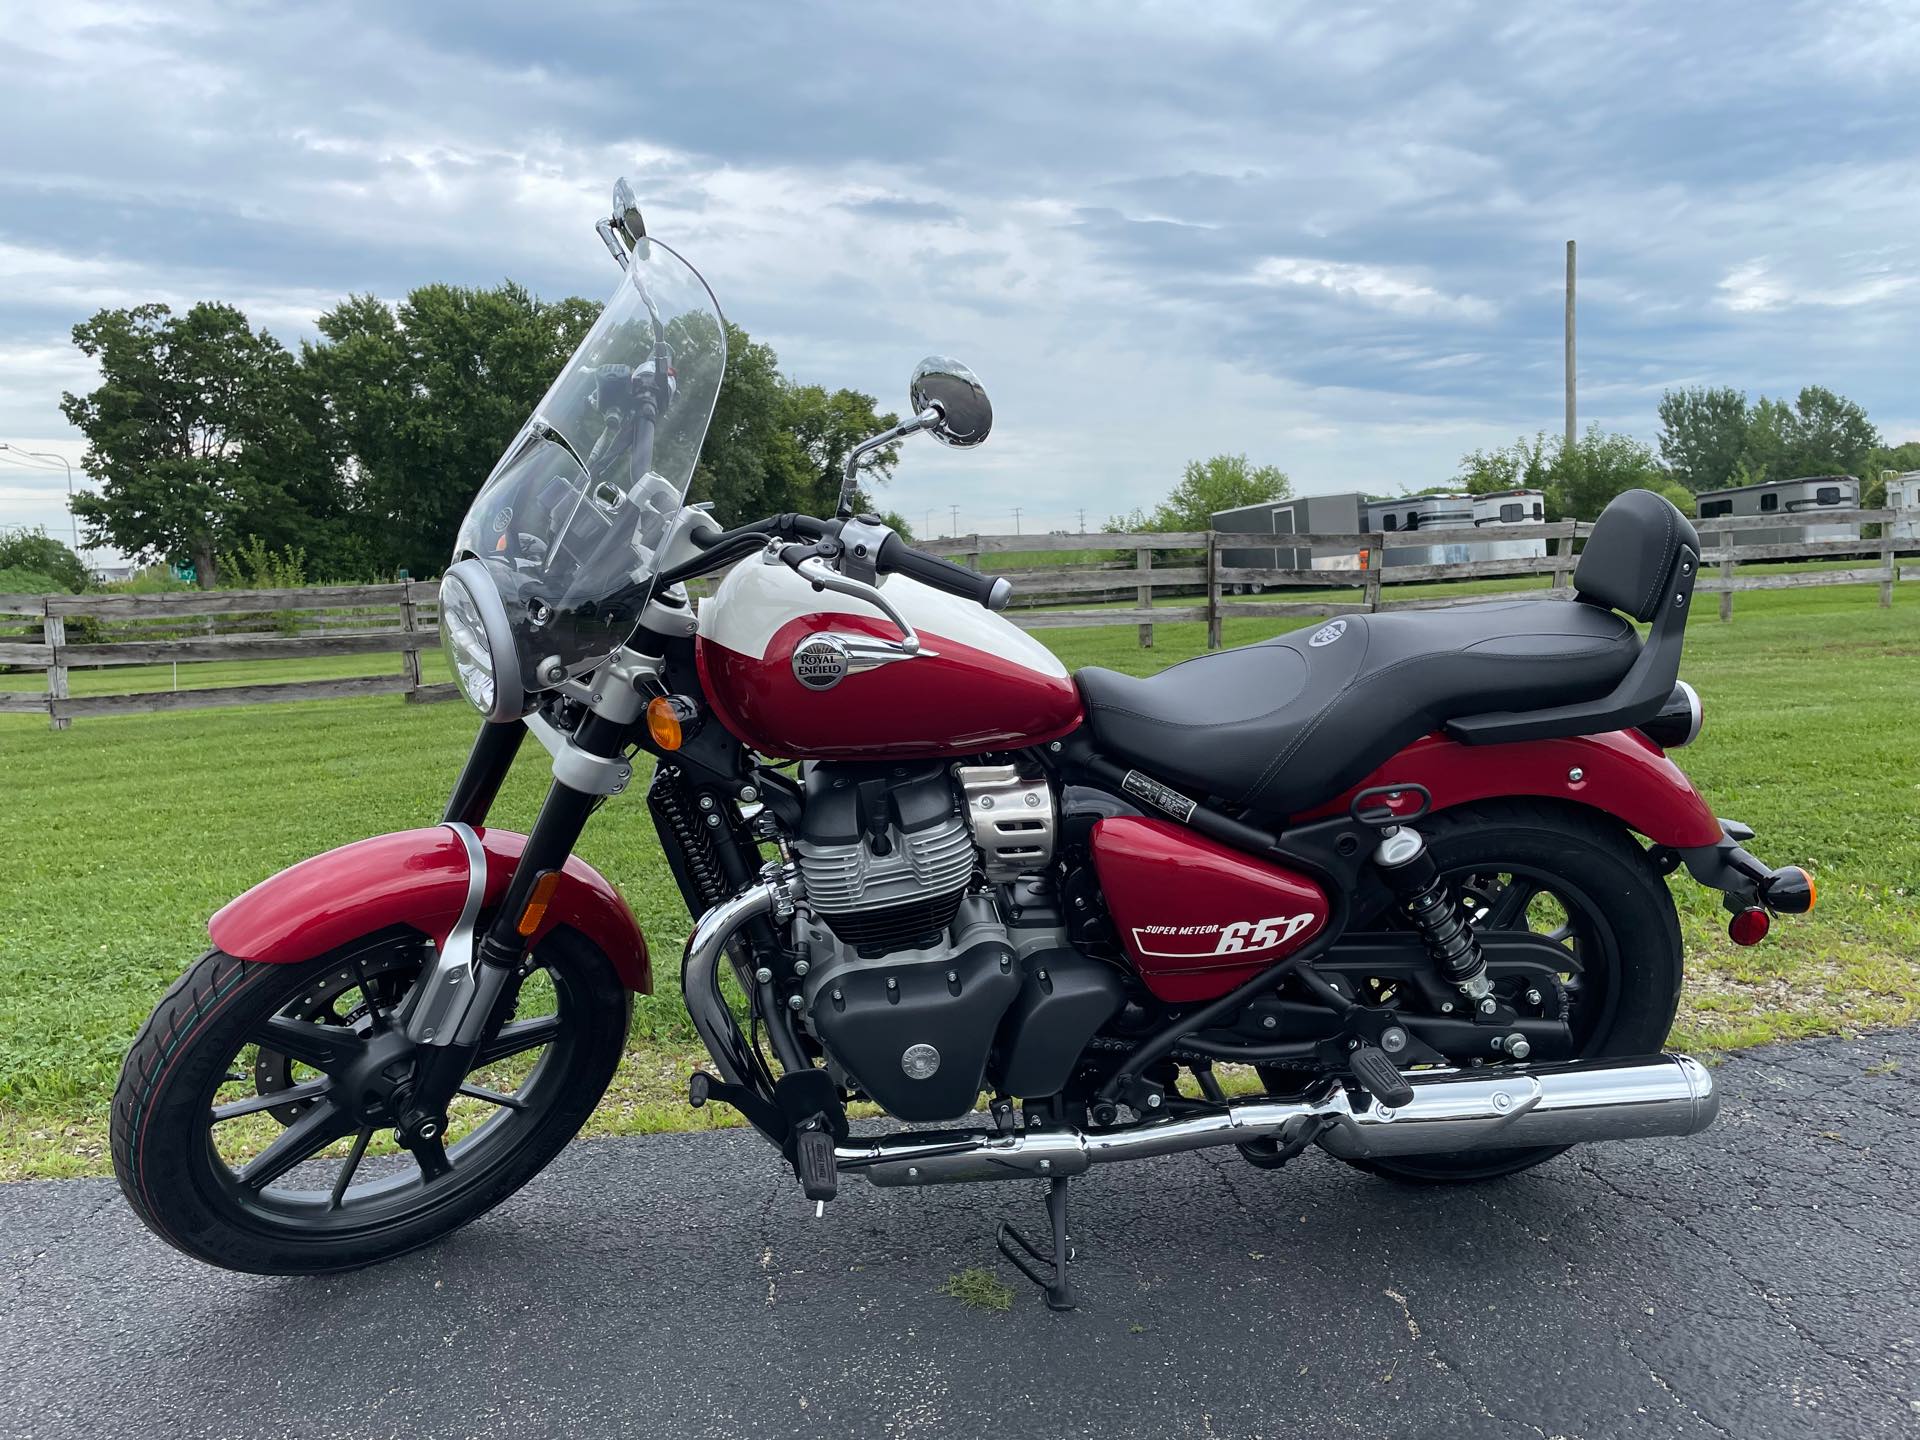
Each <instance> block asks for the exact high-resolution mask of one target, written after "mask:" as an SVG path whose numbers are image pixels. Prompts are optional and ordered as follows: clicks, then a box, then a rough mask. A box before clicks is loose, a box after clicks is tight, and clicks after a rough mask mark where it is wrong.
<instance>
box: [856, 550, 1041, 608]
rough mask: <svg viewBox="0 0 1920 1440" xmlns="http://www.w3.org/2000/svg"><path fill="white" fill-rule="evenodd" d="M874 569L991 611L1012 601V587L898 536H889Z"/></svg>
mask: <svg viewBox="0 0 1920 1440" xmlns="http://www.w3.org/2000/svg"><path fill="white" fill-rule="evenodd" d="M874 569H876V570H878V571H880V572H881V573H882V574H890V575H906V576H910V577H911V578H913V579H915V580H918V581H919V582H920V583H921V584H922V585H931V586H932V587H933V588H934V589H936V590H944V591H946V592H947V594H949V595H958V596H959V597H960V598H961V599H962V600H971V601H973V602H974V604H976V605H983V606H985V607H986V608H987V609H989V610H1004V609H1006V608H1007V601H1009V600H1011V599H1012V598H1013V586H1011V585H1009V584H1008V583H1007V582H1006V581H1005V580H1004V579H1001V578H999V577H997V576H992V575H982V574H980V573H979V572H977V571H974V570H969V569H967V568H966V566H964V565H956V564H954V563H953V562H952V561H951V560H942V559H941V558H940V557H939V556H938V555H929V554H927V553H926V552H925V551H922V550H916V549H914V548H913V547H912V546H911V545H909V544H907V542H906V541H904V540H902V539H901V538H900V537H899V536H898V535H893V534H889V535H888V536H887V538H886V540H885V542H884V543H883V544H882V545H881V546H880V553H879V554H878V555H876V556H875V557H874Z"/></svg>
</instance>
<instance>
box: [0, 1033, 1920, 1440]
mask: <svg viewBox="0 0 1920 1440" xmlns="http://www.w3.org/2000/svg"><path fill="white" fill-rule="evenodd" d="M1715 1073H1716V1078H1717V1080H1718V1081H1719V1083H1720V1085H1721V1087H1722V1092H1723V1094H1724V1096H1725V1105H1724V1108H1723V1111H1722V1114H1721V1118H1720V1120H1719V1123H1718V1124H1717V1125H1716V1126H1715V1127H1714V1128H1713V1129H1712V1130H1711V1131H1709V1132H1708V1133H1707V1134H1705V1135H1703V1136H1699V1137H1695V1138H1693V1139H1689V1140H1666V1141H1644V1142H1626V1143H1619V1144H1614V1145H1610V1146H1595V1147H1590V1148H1588V1149H1586V1150H1584V1151H1575V1152H1573V1153H1571V1154H1569V1155H1567V1156H1563V1157H1561V1158H1560V1159H1558V1160H1556V1161H1554V1162H1552V1163H1551V1164H1549V1165H1547V1166H1545V1167H1543V1168H1542V1169H1540V1170H1537V1171H1535V1172H1533V1173H1532V1174H1529V1175H1525V1176H1521V1177H1516V1178H1514V1179H1510V1180H1507V1181H1503V1182H1498V1183H1495V1184H1492V1185H1484V1186H1474V1187H1468V1188H1458V1189H1417V1188H1408V1187H1403V1186H1398V1185H1394V1184H1390V1183H1386V1182H1382V1181H1379V1180H1376V1179H1372V1178H1370V1177H1368V1176H1365V1175H1363V1174H1360V1173H1358V1172H1356V1171H1354V1170H1352V1169H1350V1168H1348V1167H1347V1166H1344V1165H1342V1164H1340V1163H1338V1162H1336V1161H1333V1160H1331V1159H1328V1158H1327V1157H1325V1156H1322V1155H1318V1154H1317V1153H1316V1154H1313V1155H1309V1156H1306V1157H1303V1158H1302V1159H1301V1160H1300V1161H1297V1162H1296V1163H1295V1164H1294V1165H1292V1166H1290V1167H1289V1168H1288V1169H1286V1170H1285V1171H1284V1172H1282V1173H1279V1174H1271V1173H1267V1172H1264V1171H1259V1170H1254V1169H1252V1168H1250V1167H1249V1166H1247V1165H1246V1164H1244V1163H1243V1162H1242V1161H1241V1160H1240V1159H1239V1158H1238V1157H1237V1156H1236V1155H1235V1154H1234V1152H1233V1151H1231V1150H1227V1151H1220V1152H1202V1153H1198V1154H1191V1155H1185V1156H1170V1157H1167V1158H1164V1159H1161V1160H1154V1161H1147V1162H1145V1163H1142V1164H1139V1165H1132V1166H1115V1167H1112V1168H1111V1169H1103V1170H1101V1171H1099V1172H1097V1173H1095V1174H1093V1175H1091V1176H1088V1177H1087V1178H1085V1179H1084V1180H1081V1181H1076V1182H1075V1186H1074V1188H1075V1214H1074V1220H1075V1225H1074V1229H1075V1232H1076V1238H1077V1240H1078V1242H1079V1244H1080V1249H1081V1257H1082V1258H1081V1260H1080V1262H1079V1263H1078V1264H1076V1266H1075V1272H1076V1283H1077V1285H1078V1286H1079V1289H1080V1293H1081V1308H1080V1309H1079V1310H1078V1311H1077V1312H1074V1313H1072V1314H1065V1315H1055V1314H1051V1313H1049V1312H1048V1311H1047V1310H1046V1308H1045V1306H1044V1305H1043V1303H1042V1301H1041V1298H1040V1296H1039V1294H1038V1293H1037V1292H1035V1291H1033V1290H1031V1289H1029V1288H1027V1287H1026V1286H1025V1284H1024V1282H1021V1281H1020V1280H1019V1277H1018V1276H1016V1275H1014V1274H1013V1272H1012V1269H1011V1267H1009V1266H1008V1265H1007V1264H1006V1263H1005V1262H1004V1261H1001V1260H1000V1259H999V1258H998V1256H997V1255H996V1254H995V1251H994V1248H993V1232H994V1228H995V1226H996V1224H997V1223H998V1221H999V1220H1000V1219H1001V1217H1002V1216H1003V1215H1008V1214H1011V1215H1012V1216H1014V1218H1015V1219H1016V1220H1018V1221H1020V1222H1022V1223H1024V1224H1026V1225H1028V1226H1029V1227H1031V1228H1032V1229H1033V1230H1035V1231H1037V1230H1038V1229H1039V1221H1040V1215H1041V1210H1040V1204H1041V1191H1040V1188H1039V1187H1038V1186H1037V1185H1028V1184H1020V1185H967V1186H956V1187H949V1188H945V1189H940V1190H931V1191H925V1192H909V1191H903V1190H875V1189H872V1188H870V1187H868V1186H866V1185H865V1184H864V1183H862V1182H857V1181H850V1182H848V1183H847V1185H846V1186H845V1188H844V1191H843V1193H842V1196H841V1198H840V1199H838V1200H836V1201H835V1202H833V1203H832V1204H831V1205H829V1206H828V1207H827V1214H826V1215H825V1217H824V1218H820V1219H816V1218H815V1217H814V1214H813V1207H812V1206H811V1205H808V1204H806V1203H805V1202H803V1201H802V1199H801V1197H800V1195H799V1192H798V1188H797V1187H796V1186H795V1185H794V1183H793V1181H792V1179H791V1177H790V1176H788V1175H786V1174H784V1173H783V1172H782V1169H781V1167H780V1166H779V1164H778V1161H777V1157H776V1156H774V1155H773V1154H772V1152H771V1151H769V1150H767V1149H766V1148H765V1147H764V1146H763V1145H762V1144H761V1143H760V1142H759V1141H758V1140H756V1139H754V1138H753V1137H751V1136H748V1135H745V1134H741V1133H738V1132H724V1133H721V1132H715V1133H706V1134H699V1135H683V1136H664V1137H658V1138H652V1139H641V1140H601V1141H588V1142H581V1143H579V1144H576V1145H575V1146H573V1147H572V1148H571V1149H570V1150H569V1151H568V1153H567V1154H565V1155H564V1156H562V1157H561V1159H560V1160H559V1161H558V1162H556V1163H555V1165H554V1166H553V1167H552V1168H551V1169H550V1170H549V1171H548V1172H547V1173H546V1174H545V1175H543V1176H542V1177H540V1179H538V1180H537V1181H535V1182H534V1183H533V1184H532V1185H530V1186H529V1187H528V1188H527V1189H526V1190H524V1191H522V1192H521V1194H520V1195H519V1196H517V1197H515V1198H514V1199H513V1200H511V1201H509V1202H508V1203H507V1204H506V1205H504V1206H502V1207H501V1208H500V1209H498V1210H496V1211H495V1212H494V1213H493V1214H492V1215H490V1216H488V1217H487V1218H485V1219H483V1220H481V1221H480V1222H478V1223H476V1224H474V1225H472V1226H470V1227H469V1228H468V1229H466V1230H465V1231H462V1232H461V1233H459V1234H457V1235H455V1236H454V1237H453V1238H451V1239H450V1240H448V1241H447V1242H446V1243H444V1244H442V1245H440V1246H438V1247H436V1248H434V1249H432V1250H429V1251H425V1252H422V1253H420V1254H416V1255H413V1256H410V1257H408V1258H405V1259H402V1260H399V1261H396V1262H394V1263H392V1264H390V1265H387V1266H384V1267H382V1268H379V1269H374V1270H366V1271H361V1272H358V1273H356V1274H352V1275H347V1276H339V1277H333V1278H329V1279H323V1280H288V1279H261V1278H255V1277H248V1276H239V1275H229V1274H225V1273H223V1272H220V1271H217V1270H212V1269H208V1268H206V1267H204V1266H201V1265H199V1264H197V1263H195V1262H193V1261H191V1260H188V1259H186V1258H185V1257H184V1256H181V1255H179V1254H177V1253H176V1252H174V1251H173V1250H171V1249H169V1248H168V1247H167V1246H165V1245H163V1244H161V1243H160V1242H159V1241H158V1240H155V1239H153V1238H152V1237H151V1236H149V1235H148V1234H147V1233H146V1231H145V1230H143V1229H142V1228H141V1227H140V1225H139V1224H138V1222H137V1221H135V1220H134V1218H133V1216H132V1215H131V1213H130V1212H129V1211H128V1210H127V1209H126V1208H125V1206H124V1205H123V1204H122V1203H121V1200H120V1196H119V1192H118V1191H117V1189H116V1188H115V1187H114V1185H113V1184H112V1182H111V1181H96V1180H87V1181H68V1182H58V1183H45V1184H21V1185H12V1186H0V1355H4V1357H5V1367H4V1374H0V1435H6V1436H15V1435H31V1436H67V1435H88V1436H134V1435H138V1436H168V1437H173V1436H179V1437H188V1436H196V1437H197V1436H223V1437H224V1436H231V1437H265V1436H283V1435H284V1436H294V1435H298V1436H301V1437H307V1440H323V1437H333V1436H354V1437H362V1436H423V1437H424V1436H461V1437H473V1436H529V1437H530V1436H547V1435H591V1436H625V1435H633V1436H649V1437H651V1436H762V1435H764V1436H781V1437H801V1436H813V1435H820V1436H861V1437H869V1436H871V1437H881V1436H975V1435H993V1436H995V1437H1014V1436H1027V1435H1036V1436H1097V1437H1101V1440H1118V1437H1124V1436H1136V1435H1137V1436H1212V1437H1234V1436H1305V1437H1323V1436H1324V1437H1337V1436H1347V1435H1354V1436H1386V1437H1397V1436H1409V1437H1412V1436H1419V1437H1423V1440H1436V1437H1451V1436H1500V1437H1506V1436H1512V1437H1523V1440H1524V1437H1533V1440H1541V1437H1548V1436H1569V1437H1609V1440H1611V1437H1632V1436H1685V1437H1695V1436H1699V1437H1720V1440H1728V1437H1738V1440H1762V1437H1772V1436H1800V1435H1818V1436H1823V1437H1865V1436H1879V1435H1905V1436H1916V1435H1920V1262H1917V1261H1916V1255H1915V1244H1916V1240H1917V1239H1920V1223H1916V1215H1920V1201H1917V1200H1916V1189H1917V1188H1920V1161H1916V1158H1915V1157H1916V1150H1917V1148H1920V1033H1914V1032H1904V1033H1896V1034H1886V1035H1877V1036H1871V1037H1867V1038H1865V1039H1861V1040H1857V1041H1845V1042H1835V1041H1822V1042H1811V1043H1807V1044H1802V1045H1795V1046H1780V1047H1774V1048H1771V1049H1767V1050H1763V1051H1758V1052H1754V1053H1751V1054H1748V1055H1745V1056H1741V1057H1738V1058H1735V1059H1732V1060H1730V1061H1728V1062H1727V1063H1726V1064H1725V1065H1723V1066H1721V1067H1720V1068H1719V1069H1718V1070H1717V1071H1716V1072H1715ZM973 1266H981V1267H987V1268H990V1269H992V1270H994V1271H996V1272H997V1273H998V1274H999V1275H1001V1276H1002V1277H1003V1278H1005V1279H1007V1280H1009V1281H1010V1282H1012V1283H1014V1284H1015V1285H1016V1286H1018V1290H1017V1294H1016V1298H1015V1301H1014V1304H1013V1308H1012V1310H1011V1311H1010V1312H1006V1313H993V1312H989V1311H983V1310H979V1309H974V1308H970V1307H968V1306H967V1305H965V1304H963V1303H961V1302H960V1301H959V1300H956V1299H954V1298H951V1297H949V1296H947V1295H945V1294H943V1293H941V1290H942V1286H943V1284H944V1283H945V1282H946V1281H947V1280H948V1278H949V1277H950V1276H952V1275H954V1274H955V1273H956V1272H959V1271H962V1270H965V1269H967V1268H969V1267H973Z"/></svg>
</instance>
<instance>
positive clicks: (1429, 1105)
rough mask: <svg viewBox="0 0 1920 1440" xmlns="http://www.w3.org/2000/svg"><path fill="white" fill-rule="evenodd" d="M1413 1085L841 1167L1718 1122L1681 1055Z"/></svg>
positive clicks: (959, 1139) (956, 1166)
mask: <svg viewBox="0 0 1920 1440" xmlns="http://www.w3.org/2000/svg"><path fill="white" fill-rule="evenodd" d="M1406 1078H1407V1082H1408V1083H1409V1084H1410V1085H1412V1086H1413V1091H1414V1098H1413V1099H1412V1101H1411V1102H1409V1103H1408V1104H1407V1105H1404V1106H1402V1107H1401V1108H1399V1109H1398V1110H1391V1109H1387V1108H1385V1107H1383V1106H1380V1105H1371V1104H1369V1105H1367V1106H1366V1108H1364V1109H1359V1110H1356V1109H1355V1108H1354V1106H1353V1102H1352V1101H1351V1100H1349V1098H1348V1096H1347V1092H1346V1091H1345V1090H1342V1089H1340V1088H1338V1087H1333V1086H1330V1087H1328V1088H1327V1089H1326V1090H1325V1091H1323V1092H1322V1093H1321V1094H1320V1095H1318V1096H1317V1097H1314V1098H1310V1099H1304V1100H1250V1101H1246V1102H1243V1103H1241V1104H1237V1105H1229V1106H1228V1107H1226V1109H1225V1110H1222V1111H1217V1112H1215V1113H1212V1114H1208V1115H1192V1116H1182V1117H1180V1118H1178V1119H1169V1120H1159V1121H1153V1122H1151V1123H1148V1124H1144V1125H1136V1126H1132V1127H1130V1128H1128V1129H1124V1130H1100V1131H1079V1130H1029V1131H1026V1132H1025V1133H1018V1134H1012V1135H1004V1134H999V1133H988V1132H985V1131H974V1132H962V1133H954V1132H945V1133H939V1132H936V1133H926V1132H920V1133H913V1132H908V1133H903V1134H898V1135H889V1136H883V1137H881V1138H879V1139H875V1140H867V1141H861V1142H858V1143H854V1144H849V1145H842V1146H839V1147H837V1148H836V1149H835V1151H834V1157H835V1159H836V1160H837V1161H838V1163H839V1166H840V1168H841V1169H843V1170H850V1171H858V1172H859V1173H860V1174H862V1175H864V1176H866V1178H867V1179H869V1180H871V1181H872V1182H873V1183H874V1184H875V1185H944V1184H953V1183H960V1182H964V1181H973V1180H1020V1179H1039V1178H1058V1177H1061V1176H1067V1175H1077V1174H1079V1173H1081V1172H1082V1171H1084V1170H1086V1169H1088V1168H1089V1167H1091V1166H1094V1165H1102V1164H1110V1163H1113V1162H1115V1161H1120V1160H1139V1159H1143V1158H1145V1157H1147V1156H1151V1155H1171V1154H1175V1153H1177V1152H1179V1151H1183V1150H1200V1149H1206V1148H1208V1147H1211V1146H1215V1145H1244V1144H1246V1143H1247V1142H1248V1141H1251V1140H1267V1139H1279V1138H1293V1137H1295V1136H1298V1135H1300V1134H1301V1133H1302V1131H1303V1129H1304V1128H1306V1127H1311V1128H1312V1129H1314V1130H1315V1131H1317V1132H1318V1134H1317V1135H1316V1139H1317V1142H1318V1143H1319V1144H1320V1146H1321V1147H1322V1148H1324V1149H1325V1150H1327V1151H1328V1152H1329V1153H1330V1154H1333V1155H1338V1156H1340V1157H1342V1158H1343V1159H1358V1158H1366V1157H1382V1156H1402V1155H1431V1154H1445V1153H1448V1152H1452V1151H1461V1150H1476V1149H1482V1148H1486V1147H1491V1146H1521V1145H1524V1146H1531V1145H1573V1144H1579V1143H1584V1142H1587V1141H1593V1140H1624V1139H1634V1138H1643V1137H1647V1136H1655V1135H1697V1134H1698V1133H1699V1132H1700V1131H1702V1130H1704V1129H1706V1128H1707V1127H1708V1126H1709V1125H1711V1124H1712V1123H1713V1120H1714V1117H1715V1116H1716V1115H1717V1114H1719V1111H1720V1097H1719V1095H1718V1094H1717V1093H1716V1092H1715V1089H1714V1084H1713V1077H1712V1076H1711V1075H1710V1074H1709V1073H1708V1072H1707V1069H1706V1067H1705V1066H1703V1065H1701V1064H1700V1063H1699V1061H1697V1060H1695V1059H1693V1058H1692V1057H1691V1056H1687V1055H1671V1054H1663V1055H1654V1056H1642V1057H1638V1058H1632V1059H1606V1060H1586V1061H1576V1062H1574V1063H1572V1064H1568V1065H1552V1066H1542V1067H1539V1068H1537V1069H1527V1068H1522V1067H1519V1066H1511V1067H1509V1066H1501V1067H1497V1068H1490V1069H1482V1070H1470V1071H1417V1072H1414V1073H1412V1074H1409V1075H1408V1076H1407V1077H1406Z"/></svg>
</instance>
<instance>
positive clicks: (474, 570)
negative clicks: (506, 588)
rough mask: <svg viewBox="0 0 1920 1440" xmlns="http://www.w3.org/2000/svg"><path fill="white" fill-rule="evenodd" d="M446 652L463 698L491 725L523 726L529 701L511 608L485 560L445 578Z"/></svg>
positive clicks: (443, 629)
mask: <svg viewBox="0 0 1920 1440" xmlns="http://www.w3.org/2000/svg"><path fill="white" fill-rule="evenodd" d="M440 647H441V649H442V650H444V651H445V652H446V656H447V666H448V668H449V669H451V670H452V671H453V680H454V683H455V684H456V685H458V686H459V687H460V693H461V694H462V695H464V696H466V697H467V700H468V702H469V703H470V704H471V705H472V706H473V708H474V709H476V710H478V711H479V712H480V713H481V714H482V715H485V716H486V717H487V718H488V719H489V720H517V719H519V718H520V712H521V709H522V706H523V701H524V698H525V697H524V695H523V693H522V690H521V685H520V671H519V664H518V661H517V660H516V659H515V657H514V649H513V635H512V633H511V631H510V629H509V627H508V624H507V613H506V607H505V606H504V605H503V604H502V603H501V601H500V592H499V591H498V590H496V589H494V586H493V581H492V578H491V577H490V576H489V575H488V574H487V572H486V562H485V561H482V560H462V561H461V562H460V563H459V564H457V565H454V566H452V567H450V568H449V569H448V570H447V573H446V574H445V575H443V576H441V577H440Z"/></svg>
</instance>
